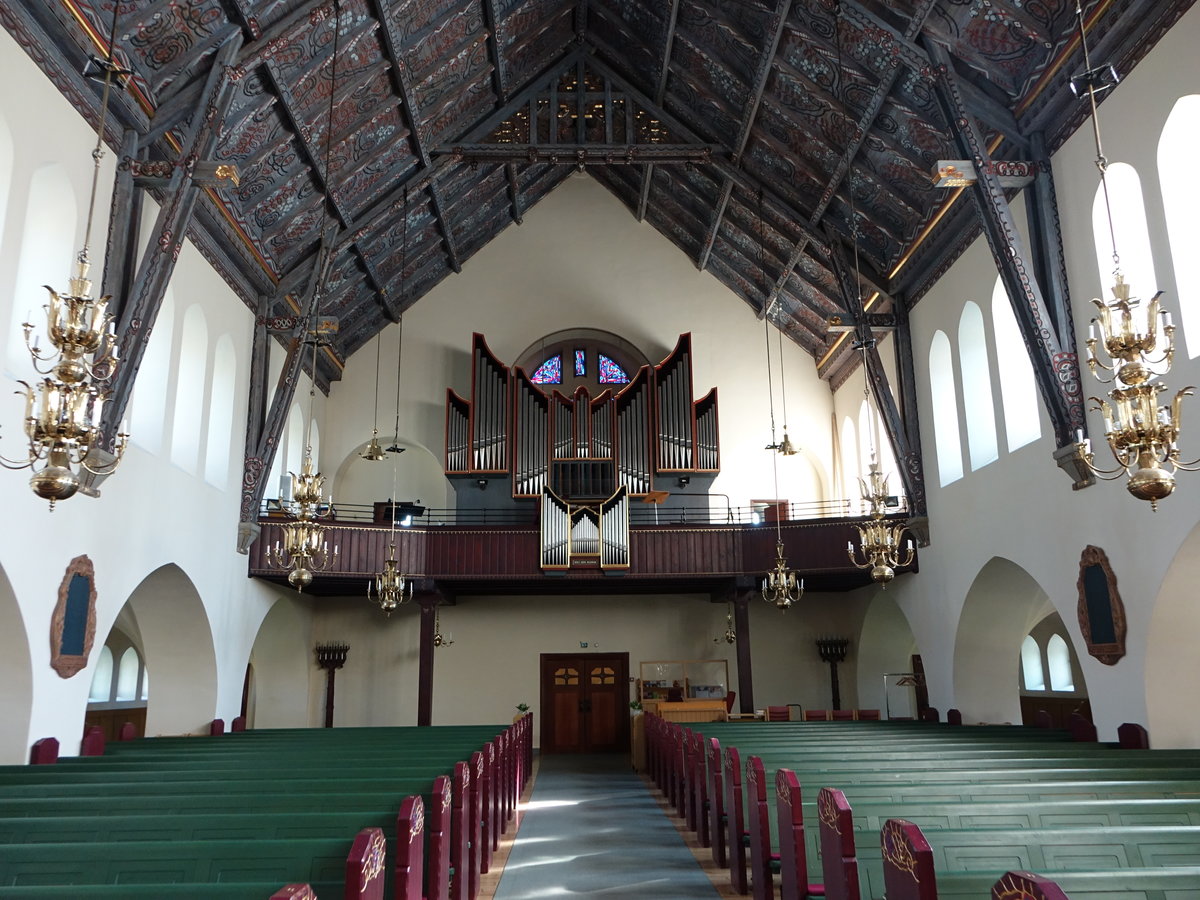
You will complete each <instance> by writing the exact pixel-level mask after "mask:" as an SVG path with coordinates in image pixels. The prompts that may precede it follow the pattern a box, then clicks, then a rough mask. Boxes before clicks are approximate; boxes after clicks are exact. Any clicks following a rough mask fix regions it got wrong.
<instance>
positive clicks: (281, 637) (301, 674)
mask: <svg viewBox="0 0 1200 900" xmlns="http://www.w3.org/2000/svg"><path fill="white" fill-rule="evenodd" d="M363 605H364V606H366V603H365V601H364V603H363ZM312 648H313V609H312V603H311V602H310V600H309V599H308V598H307V597H304V596H299V595H296V596H281V597H280V598H279V599H278V600H276V601H275V603H274V604H273V605H272V606H271V610H270V612H268V613H267V614H266V616H264V617H263V621H262V624H261V625H260V626H259V628H258V634H257V635H256V636H255V638H254V646H253V648H252V649H251V650H250V666H252V667H253V671H254V677H253V680H252V682H251V684H250V693H249V694H248V696H247V698H246V699H247V704H246V705H247V709H248V710H250V709H253V711H254V714H253V725H254V727H255V728H305V727H307V726H309V725H311V724H312V720H311V719H312V714H310V712H309V705H310V704H309V701H310V698H309V690H308V686H309V679H310V676H311V675H312V669H313V665H312Z"/></svg>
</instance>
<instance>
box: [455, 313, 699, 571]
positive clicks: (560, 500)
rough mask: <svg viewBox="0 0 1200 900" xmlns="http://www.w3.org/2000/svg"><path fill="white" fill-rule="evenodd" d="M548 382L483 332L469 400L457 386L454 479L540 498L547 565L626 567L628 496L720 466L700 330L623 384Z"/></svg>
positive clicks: (477, 340)
mask: <svg viewBox="0 0 1200 900" xmlns="http://www.w3.org/2000/svg"><path fill="white" fill-rule="evenodd" d="M545 387H546V386H544V385H540V384H535V383H534V381H533V380H532V379H531V377H530V375H529V373H527V372H525V371H524V370H522V369H521V368H519V367H516V368H510V367H509V366H507V365H505V364H504V363H503V362H501V361H500V360H499V359H497V358H496V356H495V355H494V354H493V353H492V352H491V350H489V349H488V346H487V342H486V341H485V340H484V338H483V335H481V334H475V335H473V337H472V346H471V396H470V398H469V399H468V398H463V397H460V396H459V395H458V394H456V393H455V392H454V391H453V390H447V396H446V457H445V467H446V474H447V476H449V477H451V478H454V477H455V476H478V475H482V474H487V475H497V474H504V475H508V476H510V479H511V488H512V490H511V494H512V497H513V498H514V499H516V500H525V499H529V500H538V502H539V503H540V521H541V528H542V534H543V545H542V566H543V568H547V569H553V568H569V567H570V566H571V564H572V560H576V562H578V561H580V560H583V559H592V560H594V561H596V562H597V563H598V564H599V565H600V566H601V567H605V568H610V567H611V568H621V567H627V566H628V565H629V538H628V533H629V500H630V498H631V497H632V498H644V497H645V496H646V495H647V494H650V493H652V492H653V491H655V483H654V480H655V477H656V476H664V475H669V476H670V477H672V478H678V477H680V476H683V475H691V474H711V475H715V474H716V473H717V472H718V471H719V470H720V457H721V454H720V438H719V434H718V428H717V391H716V388H713V389H712V390H711V391H709V393H708V394H706V395H705V396H704V397H702V398H700V399H699V400H696V399H694V396H693V384H692V340H691V335H690V334H683V335H680V337H679V341H678V343H677V344H676V345H675V349H674V350H672V351H671V353H670V354H669V355H668V356H667V358H666V359H664V360H663V361H662V362H661V363H659V364H658V365H657V366H642V367H641V368H640V369H638V371H637V373H636V374H635V375H633V376H632V377H631V378H630V380H629V383H628V384H625V385H622V386H621V387H620V389H619V390H616V391H614V390H612V389H608V390H605V391H604V392H603V393H601V394H600V395H599V396H597V397H592V396H591V395H590V394H589V392H588V390H587V388H586V387H579V388H578V389H577V390H575V392H574V393H573V394H571V395H570V396H566V395H564V394H563V393H562V392H561V391H558V390H554V389H553V388H550V390H549V393H547V391H546V390H545V389H544V388H545ZM583 548H586V549H583Z"/></svg>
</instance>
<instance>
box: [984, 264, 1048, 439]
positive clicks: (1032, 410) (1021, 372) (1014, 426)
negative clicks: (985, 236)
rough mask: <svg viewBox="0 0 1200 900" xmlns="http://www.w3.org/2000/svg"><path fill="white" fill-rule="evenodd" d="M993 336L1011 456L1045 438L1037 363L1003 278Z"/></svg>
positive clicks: (994, 308)
mask: <svg viewBox="0 0 1200 900" xmlns="http://www.w3.org/2000/svg"><path fill="white" fill-rule="evenodd" d="M992 335H993V337H994V338H995V341H996V367H997V368H998V369H999V371H998V372H997V373H996V374H997V375H998V377H999V379H1000V400H1001V404H1002V408H1003V410H1004V433H1005V435H1006V436H1007V438H1008V451H1009V453H1011V452H1012V451H1014V450H1016V449H1017V448H1018V447H1024V446H1025V445H1026V444H1030V443H1033V442H1034V441H1036V440H1037V439H1038V438H1040V437H1041V436H1042V419H1041V416H1040V415H1039V412H1038V411H1039V409H1040V408H1041V407H1040V404H1039V403H1038V393H1037V382H1036V381H1035V380H1034V377H1033V363H1031V362H1030V361H1029V351H1028V350H1027V349H1026V348H1025V341H1024V340H1023V339H1022V338H1021V330H1020V329H1019V328H1018V327H1017V317H1016V316H1015V315H1013V310H1012V303H1010V302H1009V299H1008V292H1007V291H1006V290H1004V283H1003V282H1002V281H1001V280H1000V277H999V276H997V277H996V286H995V288H993V289H992Z"/></svg>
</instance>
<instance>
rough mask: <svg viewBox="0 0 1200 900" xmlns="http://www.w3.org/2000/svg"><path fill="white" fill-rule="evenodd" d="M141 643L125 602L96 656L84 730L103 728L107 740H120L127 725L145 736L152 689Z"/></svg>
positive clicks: (139, 734)
mask: <svg viewBox="0 0 1200 900" xmlns="http://www.w3.org/2000/svg"><path fill="white" fill-rule="evenodd" d="M141 642H142V637H141V632H140V630H139V628H138V623H137V618H136V617H135V616H134V614H133V610H132V608H131V607H130V606H129V604H128V603H126V604H125V606H124V607H123V608H122V609H121V611H120V613H118V614H117V618H116V620H115V621H114V622H113V626H112V628H111V629H110V630H109V632H108V637H106V638H105V640H104V646H103V647H101V648H100V650H99V652H98V654H97V656H96V664H95V669H94V671H93V674H92V687H91V690H90V691H89V693H88V703H87V713H86V715H85V716H84V725H85V727H91V726H93V725H94V726H96V727H98V728H100V729H101V730H102V731H103V732H104V736H105V738H106V739H108V740H117V737H118V735H119V734H120V733H121V728H122V727H123V726H124V725H125V723H126V722H129V723H130V724H132V725H133V727H134V731H135V733H136V734H137V735H138V736H139V737H140V736H142V735H144V734H145V733H146V709H147V701H148V700H149V689H148V684H147V682H148V679H147V677H146V675H147V671H146V664H145V659H144V657H143V654H142V650H141Z"/></svg>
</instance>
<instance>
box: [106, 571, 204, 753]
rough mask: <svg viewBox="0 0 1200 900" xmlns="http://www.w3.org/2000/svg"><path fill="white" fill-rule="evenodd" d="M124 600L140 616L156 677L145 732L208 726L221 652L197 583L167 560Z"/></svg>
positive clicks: (137, 619)
mask: <svg viewBox="0 0 1200 900" xmlns="http://www.w3.org/2000/svg"><path fill="white" fill-rule="evenodd" d="M125 606H126V608H125V609H123V610H122V613H128V614H129V615H130V616H131V617H132V619H133V620H134V622H136V627H137V633H138V635H139V636H140V638H141V642H142V653H143V656H144V659H145V662H146V672H147V673H148V674H149V675H150V676H152V678H153V683H154V687H153V690H152V692H151V695H150V702H149V705H148V708H147V711H146V734H147V735H156V734H188V733H198V732H202V731H204V730H205V729H206V727H207V725H208V723H209V722H211V721H212V719H213V716H214V715H215V712H216V708H217V655H216V647H215V646H214V643H213V633H212V627H211V624H210V622H209V620H208V613H207V612H206V611H205V609H204V603H203V601H202V600H201V599H200V592H199V591H197V590H196V586H195V584H193V583H192V580H191V578H189V577H188V576H187V574H186V573H185V572H184V571H183V569H181V568H179V566H177V565H175V564H174V563H168V564H167V565H165V566H161V567H160V568H158V569H155V570H154V571H153V572H151V573H150V574H149V575H147V576H146V577H145V578H144V579H142V581H141V583H140V584H138V586H137V587H135V588H134V589H133V592H132V593H130V595H129V599H128V600H127V601H126V603H125Z"/></svg>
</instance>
